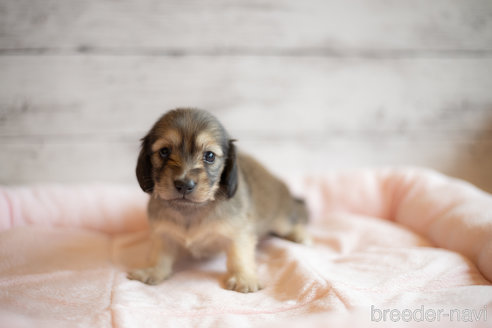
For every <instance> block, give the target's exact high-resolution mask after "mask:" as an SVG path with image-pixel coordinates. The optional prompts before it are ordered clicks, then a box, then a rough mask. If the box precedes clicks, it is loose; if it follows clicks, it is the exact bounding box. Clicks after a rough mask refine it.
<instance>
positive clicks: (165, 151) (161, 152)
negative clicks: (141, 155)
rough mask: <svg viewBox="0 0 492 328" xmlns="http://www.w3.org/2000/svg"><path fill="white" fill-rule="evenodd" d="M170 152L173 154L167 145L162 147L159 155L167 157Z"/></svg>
mask: <svg viewBox="0 0 492 328" xmlns="http://www.w3.org/2000/svg"><path fill="white" fill-rule="evenodd" d="M170 154H171V150H170V149H169V148H167V147H164V148H161V149H160V150H159V156H161V158H164V159H167V158H168V157H169V155H170Z"/></svg>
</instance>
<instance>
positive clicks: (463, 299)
mask: <svg viewBox="0 0 492 328" xmlns="http://www.w3.org/2000/svg"><path fill="white" fill-rule="evenodd" d="M289 183H290V185H291V187H292V189H293V190H295V192H296V193H298V194H301V195H303V196H304V197H306V199H307V201H308V204H309V206H310V209H311V212H312V222H311V224H310V231H311V233H312V235H313V237H314V245H313V246H312V247H306V246H302V245H298V244H294V243H291V242H289V241H285V240H281V239H276V238H271V239H268V240H266V241H264V242H262V243H261V244H260V245H259V249H258V255H257V260H258V264H259V265H258V267H259V276H260V277H261V278H260V279H261V280H262V283H263V285H264V286H265V288H264V289H263V290H261V291H260V292H257V293H252V294H240V293H236V292H232V291H229V290H226V289H224V288H223V283H222V281H223V278H224V274H225V258H224V257H220V256H219V257H217V258H215V259H212V260H208V261H200V262H184V263H180V264H179V266H178V268H177V270H176V273H175V274H174V275H173V276H172V277H171V278H170V279H169V280H168V281H166V282H164V283H163V284H161V285H159V286H147V285H144V284H142V283H140V282H137V281H130V280H128V279H127V278H126V273H125V271H126V270H127V269H128V268H132V267H138V266H142V265H145V261H146V257H145V250H146V247H147V243H146V238H145V237H146V235H147V223H146V220H145V210H144V209H145V203H146V196H145V194H144V193H143V192H141V191H140V190H138V189H137V188H136V187H125V186H104V185H99V186H76V187H66V186H65V187H62V186H40V187H15V188H13V187H6V188H2V189H0V229H1V232H0V326H1V327H44V326H46V327H181V326H184V327H187V326H189V327H194V326H200V327H253V326H254V327H256V326H268V327H271V326H272V325H273V326H275V327H277V326H278V327H285V326H286V325H288V324H292V325H301V326H304V327H306V326H319V327H327V326H329V325H332V326H357V325H359V326H367V325H369V324H381V323H394V322H400V323H402V324H403V323H406V322H408V323H409V324H415V323H421V324H423V323H429V322H433V323H435V324H443V325H444V326H448V325H449V324H450V323H465V324H468V323H471V324H473V325H476V324H479V325H480V324H482V325H487V324H488V325H490V323H491V322H492V313H487V310H488V311H489V312H491V310H492V285H491V281H492V197H491V195H489V194H487V193H484V192H482V191H480V190H478V189H476V188H474V187H473V186H471V185H468V184H466V183H464V182H461V181H457V180H453V179H451V178H448V177H445V176H442V175H440V174H437V173H435V172H431V171H426V170H417V169H387V170H362V171H356V172H344V173H340V172H339V173H332V174H326V175H324V176H315V177H303V178H290V179H289ZM487 315H488V317H487Z"/></svg>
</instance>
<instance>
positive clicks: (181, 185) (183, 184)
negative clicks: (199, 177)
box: [174, 179, 196, 196]
mask: <svg viewBox="0 0 492 328" xmlns="http://www.w3.org/2000/svg"><path fill="white" fill-rule="evenodd" d="M195 186H196V182H195V181H193V180H191V179H184V180H175V181H174V187H175V188H176V190H177V191H178V192H179V193H180V194H182V195H183V196H184V195H188V194H191V193H192V192H193V190H194V189H195Z"/></svg>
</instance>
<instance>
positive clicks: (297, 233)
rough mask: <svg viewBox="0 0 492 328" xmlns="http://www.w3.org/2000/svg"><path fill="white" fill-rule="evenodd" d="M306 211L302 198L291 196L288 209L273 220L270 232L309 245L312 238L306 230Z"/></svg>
mask: <svg viewBox="0 0 492 328" xmlns="http://www.w3.org/2000/svg"><path fill="white" fill-rule="evenodd" d="M307 222H308V211H307V208H306V205H305V203H304V201H303V200H302V199H297V198H293V200H292V206H291V208H290V211H289V212H288V213H286V215H283V216H281V217H279V218H278V219H277V220H275V221H274V224H273V227H272V232H273V233H274V234H275V235H277V236H279V237H282V238H285V239H287V240H290V241H293V242H296V243H300V244H304V245H308V246H309V245H311V244H312V239H311V237H310V236H309V233H308V232H307V230H306V224H307Z"/></svg>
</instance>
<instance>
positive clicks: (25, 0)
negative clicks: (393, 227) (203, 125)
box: [0, 0, 492, 56]
mask: <svg viewBox="0 0 492 328" xmlns="http://www.w3.org/2000/svg"><path fill="white" fill-rule="evenodd" d="M491 17H492V3H491V2H490V1H488V0H467V1H462V0H434V1H427V0H413V1H405V0H351V1H335V0H310V1H296V0H285V1H275V0H239V1H227V0H204V1H201V0H200V1H199V0H192V1H177V0H174V1H160V0H138V1H137V0H120V1H112V0H79V1H66V0H42V1H31V0H3V1H2V2H1V4H0V22H1V23H0V30H1V31H2V33H1V34H0V48H1V49H2V50H3V51H13V52H18V51H20V52H22V51H32V52H34V53H36V52H41V53H42V52H48V53H53V52H55V53H56V52H61V53H64V52H65V53H66V52H69V53H70V52H82V53H97V52H102V53H109V54H125V53H126V54H128V53H130V54H135V53H137V54H139V53H141V52H142V51H144V52H147V53H148V54H152V53H154V54H156V55H160V54H169V55H183V54H204V53H207V54H210V55H214V54H231V53H232V54H240V55H241V54H242V55H244V54H245V53H250V54H257V55H258V54H260V55H261V54H293V55H300V54H301V55H302V54H320V55H341V56H344V55H350V54H352V55H367V56H377V55H378V54H382V55H384V54H386V55H402V56H409V55H410V56H411V55H412V54H414V55H415V54H416V53H417V54H418V53H424V54H427V55H433V54H435V52H437V54H439V53H440V52H442V51H444V52H446V51H448V52H451V53H453V52H457V53H458V54H459V53H463V51H464V52H465V53H466V52H467V51H468V52H469V53H475V54H478V55H480V54H482V53H483V52H484V51H485V52H486V53H487V52H488V53H489V54H490V51H492V19H491Z"/></svg>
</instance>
